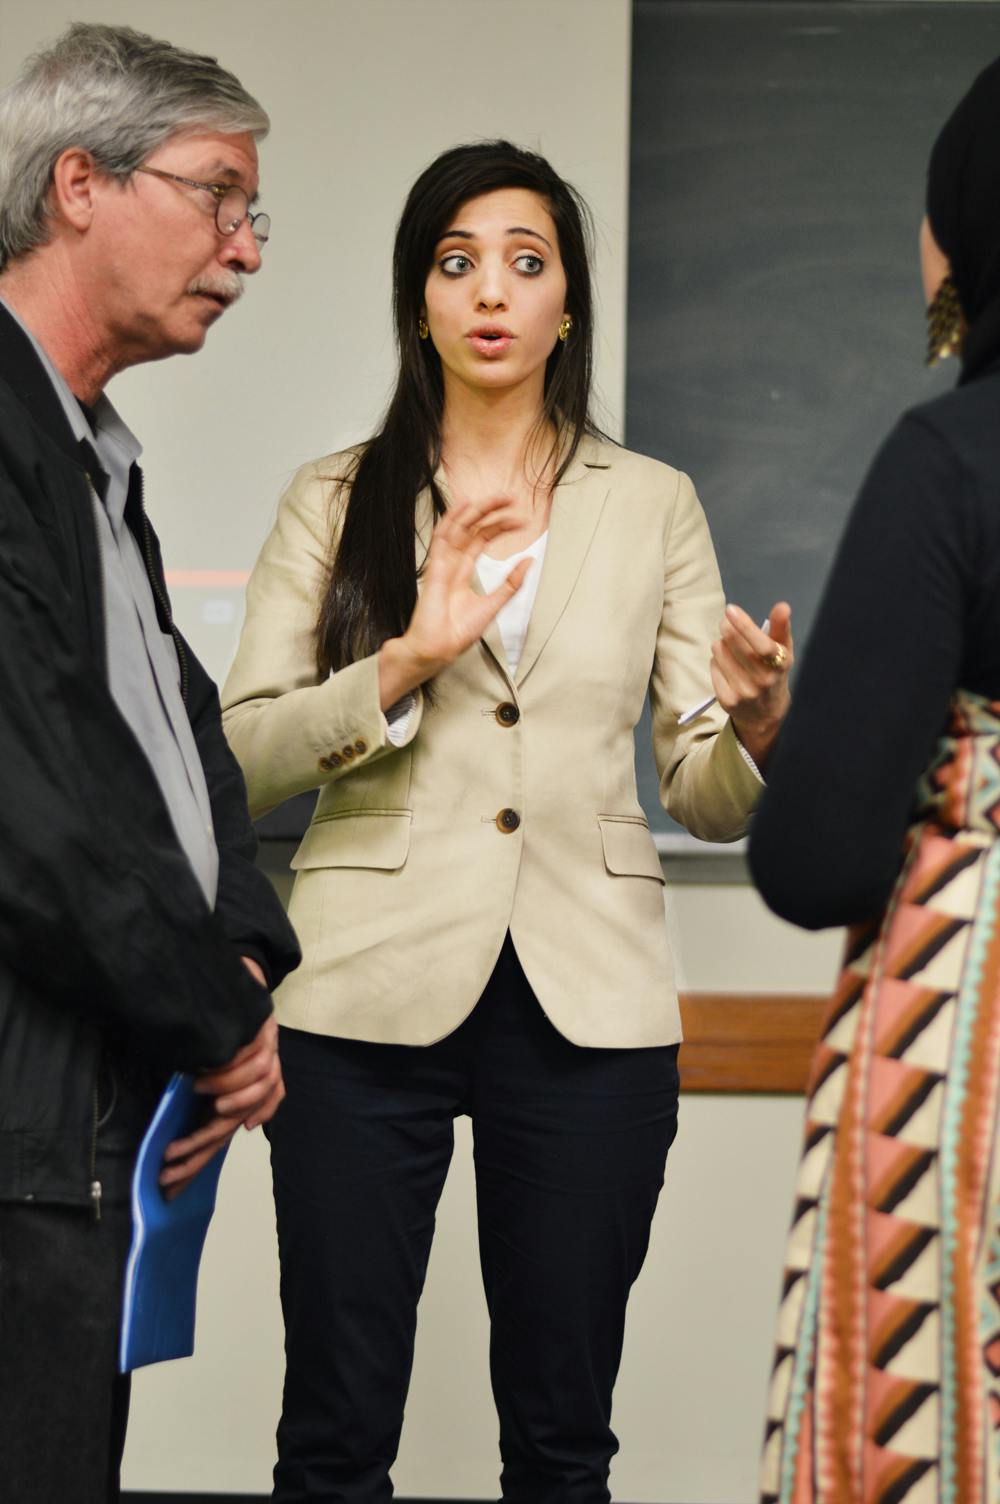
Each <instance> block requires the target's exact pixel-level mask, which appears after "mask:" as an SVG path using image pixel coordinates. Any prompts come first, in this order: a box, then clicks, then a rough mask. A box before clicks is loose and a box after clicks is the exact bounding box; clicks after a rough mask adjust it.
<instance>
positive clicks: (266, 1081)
mask: <svg viewBox="0 0 1000 1504" xmlns="http://www.w3.org/2000/svg"><path fill="white" fill-rule="evenodd" d="M243 964H244V966H245V967H246V968H247V970H248V971H249V972H250V974H251V976H252V977H253V978H254V980H255V981H257V982H259V983H260V985H261V986H262V987H263V986H265V985H266V983H265V980H264V973H263V972H262V971H261V969H260V967H259V966H258V964H257V962H256V961H254V960H253V959H252V958H251V957H250V956H244V957H243ZM195 1091H197V1092H199V1093H200V1094H202V1095H203V1096H209V1097H214V1099H215V1100H214V1102H213V1104H212V1105H213V1113H212V1116H211V1117H210V1118H209V1120H208V1122H207V1123H205V1124H203V1126H202V1127H201V1128H198V1129H196V1131H195V1132H194V1133H191V1134H189V1135H188V1136H187V1138H179V1139H175V1140H174V1142H173V1143H172V1144H170V1145H168V1147H167V1150H166V1153H165V1154H164V1156H163V1169H162V1170H161V1172H160V1185H161V1187H162V1188H163V1191H164V1193H165V1194H166V1195H167V1196H168V1197H172V1196H176V1195H177V1194H178V1193H179V1192H180V1191H182V1190H183V1189H184V1187H185V1186H186V1185H189V1184H190V1182H191V1181H192V1180H193V1179H194V1177H195V1176H196V1175H197V1174H198V1171H199V1170H201V1169H203V1168H204V1167H205V1165H207V1164H208V1161H209V1160H210V1159H211V1158H212V1157H213V1156H214V1155H216V1154H218V1152H219V1150H220V1149H222V1148H224V1146H225V1145H226V1144H228V1142H229V1140H230V1139H231V1138H232V1136H233V1134H234V1133H235V1132H236V1130H237V1128H238V1127H239V1126H240V1124H241V1123H242V1124H243V1126H244V1128H246V1129H248V1130H249V1129H251V1128H256V1127H257V1126H258V1125H259V1124H260V1123H266V1122H268V1121H269V1120H270V1119H271V1118H272V1117H273V1116H274V1114H275V1113H276V1112H277V1110H278V1107H279V1106H280V1104H281V1102H282V1100H283V1099H284V1095H285V1083H284V1082H283V1080H282V1078H281V1062H280V1060H279V1059H278V1022H277V1019H276V1018H275V1017H274V1015H273V1014H272V1015H271V1017H270V1018H268V1019H266V1020H265V1021H264V1023H263V1024H262V1025H261V1028H260V1031H259V1032H258V1034H257V1037H256V1038H255V1039H252V1040H251V1041H250V1043H249V1044H247V1045H244V1046H243V1048H242V1050H240V1051H238V1052H237V1054H235V1055H234V1056H233V1058H232V1060H230V1061H229V1063H228V1065H223V1066H220V1067H219V1069H218V1070H215V1071H208V1072H207V1073H206V1074H205V1075H204V1076H199V1077H198V1080H197V1081H196V1082H195Z"/></svg>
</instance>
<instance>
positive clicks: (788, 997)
mask: <svg viewBox="0 0 1000 1504" xmlns="http://www.w3.org/2000/svg"><path fill="white" fill-rule="evenodd" d="M826 1001H827V999H826V996H825V995H818V996H817V995H816V994H813V993H807V994H801V993H777V994H772V993H767V994H762V993H751V992H746V993H727V992H688V993H682V995H681V1018H682V1019H683V1022H684V1043H683V1045H682V1046H681V1053H680V1068H681V1088H682V1090H684V1091H716V1092H776V1093H777V1092H791V1093H796V1092H804V1091H805V1087H806V1080H807V1078H808V1073H809V1065H810V1062H811V1060H812V1054H813V1050H814V1048H815V1045H816V1040H817V1039H818V1037H819V1031H820V1024H821V1021H822V1018H823V1011H824V1008H825V1006H826Z"/></svg>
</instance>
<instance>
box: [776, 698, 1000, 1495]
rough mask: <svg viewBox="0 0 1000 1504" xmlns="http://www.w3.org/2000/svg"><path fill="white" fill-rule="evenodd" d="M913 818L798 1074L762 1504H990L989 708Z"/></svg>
mask: <svg viewBox="0 0 1000 1504" xmlns="http://www.w3.org/2000/svg"><path fill="white" fill-rule="evenodd" d="M918 812H919V819H918V821H917V823H916V824H915V825H914V826H913V827H912V829H911V830H910V833H909V836H908V840H907V851H906V859H905V862H904V866H903V870H902V872H901V875H900V877H899V880H898V882H897V884H896V888H895V891H894V894H893V897H892V899H891V901H890V903H889V905H888V907H887V909H886V911H885V913H884V914H883V915H882V916H881V917H880V919H879V920H878V921H877V922H876V923H875V924H872V925H870V926H866V927H864V928H858V929H857V930H854V931H852V932H851V934H850V935H849V937H848V946H847V955H846V959H845V965H844V970H843V973H842V975H841V978H840V982H839V985H838V987H837V990H836V992H835V994H834V996H833V998H832V1000H831V1002H830V1005H829V1009H828V1012H827V1016H826V1019H825V1022H824V1027H823V1036H822V1040H821V1042H820V1044H819V1045H818V1047H817V1050H816V1055H815V1058H814V1061H813V1068H812V1073H811V1079H810V1083H809V1087H808V1105H807V1118H806V1130H805V1144H804V1148H803V1155H802V1160H801V1164H800V1168H799V1177H798V1183H797V1187H796V1192H797V1194H796V1202H795V1210H794V1214H793V1220H792V1228H791V1232H790V1235H789V1244H788V1256H787V1264H786V1269H785V1276H784V1284H783V1288H782V1297H781V1308H780V1314H779V1320H778V1334H777V1352H776V1356H775V1362H774V1369H773V1373H772V1378H771V1389H770V1394H769V1399H768V1421H767V1433H766V1438H765V1445H764V1456H763V1464H762V1477H761V1499H762V1501H764V1504H776V1501H780V1504H807V1501H808V1504H980V1501H989V1504H1000V1208H998V1194H1000V1172H998V1160H1000V1152H998V1149H1000V1144H998V1100H1000V840H998V835H1000V702H992V703H991V702H988V701H985V700H983V699H980V698H978V697H976V696H972V695H968V694H964V693H962V694H960V695H957V696H956V698H955V700H954V702H953V705H952V710H951V715H950V722H949V726H948V731H947V735H946V736H945V737H944V738H943V739H942V741H941V744H940V746H939V748H938V752H937V755H936V756H935V758H934V760H933V762H932V764H931V767H930V768H929V770H928V772H927V774H926V775H925V777H924V779H923V781H922V784H921V789H920V796H919V801H918Z"/></svg>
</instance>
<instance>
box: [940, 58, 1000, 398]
mask: <svg viewBox="0 0 1000 1504" xmlns="http://www.w3.org/2000/svg"><path fill="white" fill-rule="evenodd" d="M927 218H928V219H929V221H930V226H931V229H932V230H933V232H934V239H935V240H936V241H937V243H938V245H939V246H940V247H941V249H942V251H944V253H945V255H946V256H947V257H948V260H949V262H950V263H951V274H952V277H953V278H954V280H955V286H956V287H957V288H958V296H959V298H960V300H961V303H962V309H963V311H964V313H965V318H966V322H967V324H968V326H969V327H968V332H967V334H966V336H965V339H964V340H963V342H962V366H963V370H962V379H963V380H967V379H968V378H969V377H970V376H974V375H975V374H976V372H977V371H980V370H982V368H983V367H984V366H986V365H989V364H991V363H992V361H993V360H994V359H996V358H997V357H998V356H1000V58H998V59H997V60H996V61H995V62H993V63H991V64H990V66H989V67H988V68H985V69H984V70H983V72H982V73H980V75H979V77H978V78H977V79H976V81H975V83H974V84H973V85H972V88H971V89H970V90H969V92H968V93H967V94H966V95H965V98H964V99H962V101H961V102H960V103H959V104H958V106H957V107H956V108H955V110H954V111H953V112H952V114H951V115H950V116H949V118H948V120H947V121H946V122H945V124H944V126H943V128H942V130H941V133H940V135H939V136H938V138H937V140H936V141H935V143H934V147H933V150H932V151H931V160H930V165H929V168H928V173H927Z"/></svg>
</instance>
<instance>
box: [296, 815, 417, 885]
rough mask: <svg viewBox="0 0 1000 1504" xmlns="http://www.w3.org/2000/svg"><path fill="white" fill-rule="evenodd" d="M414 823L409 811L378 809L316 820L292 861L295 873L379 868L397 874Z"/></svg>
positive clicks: (407, 846) (404, 858)
mask: <svg viewBox="0 0 1000 1504" xmlns="http://www.w3.org/2000/svg"><path fill="white" fill-rule="evenodd" d="M412 819H413V816H412V814H411V813H410V811H409V810H408V809H398V810H384V809H378V810H364V811H360V812H359V811H357V810H355V811H353V812H352V813H350V814H343V815H327V816H326V817H325V818H323V819H320V820H314V821H313V823H312V825H310V827H309V829H308V830H307V831H306V833H305V835H304V836H303V837H302V844H301V845H300V846H299V849H298V851H297V852H296V853H295V855H294V856H293V857H292V870H293V871H295V872H299V871H301V870H302V869H303V868H309V867H378V868H380V869H382V870H383V871H386V872H394V871H395V870H396V869H397V868H399V867H402V865H403V863H404V862H405V861H406V856H407V852H408V851H409V849H410V823H411V821H412Z"/></svg>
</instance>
